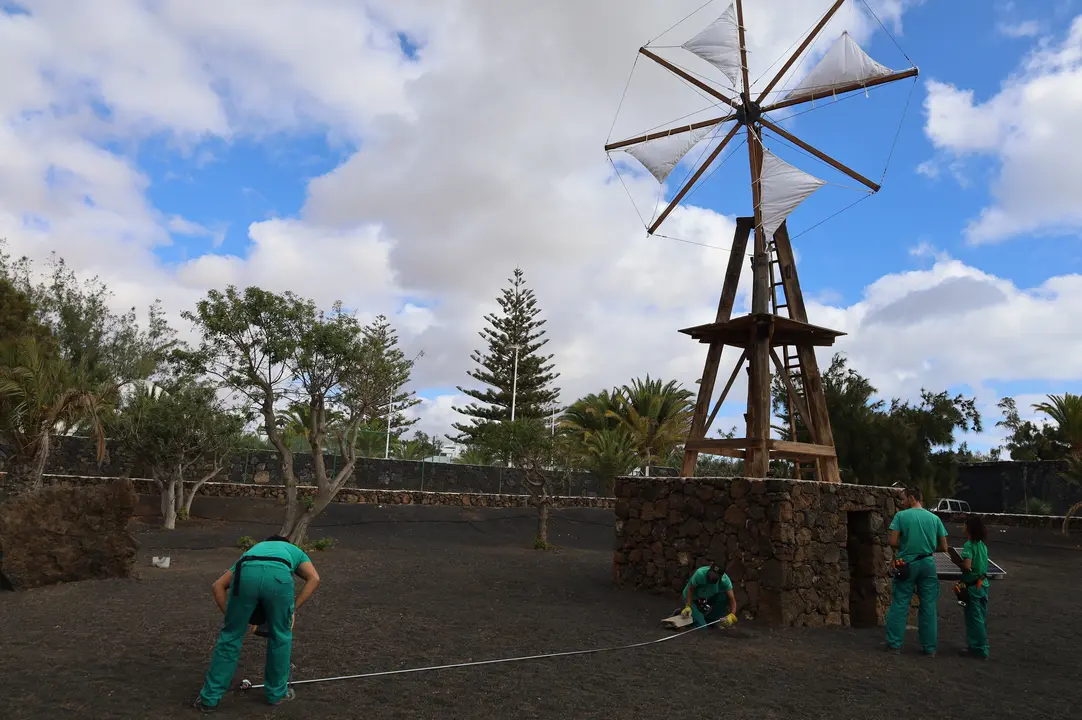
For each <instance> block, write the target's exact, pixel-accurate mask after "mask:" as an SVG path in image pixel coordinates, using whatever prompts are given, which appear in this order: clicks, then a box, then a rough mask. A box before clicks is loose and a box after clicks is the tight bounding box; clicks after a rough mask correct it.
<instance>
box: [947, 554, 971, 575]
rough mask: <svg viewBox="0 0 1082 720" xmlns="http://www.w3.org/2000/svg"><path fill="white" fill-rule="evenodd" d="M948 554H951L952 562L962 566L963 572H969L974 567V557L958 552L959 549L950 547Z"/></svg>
mask: <svg viewBox="0 0 1082 720" xmlns="http://www.w3.org/2000/svg"><path fill="white" fill-rule="evenodd" d="M947 554H948V555H950V559H951V562H953V563H954V564H955V565H957V566H958V567H960V568H961V569H962V571H963V572H969V571H970V570H972V569H973V558H968V557H965V556H963V555H960V554H958V551H957V550H955V549H954V548H948V549H947Z"/></svg>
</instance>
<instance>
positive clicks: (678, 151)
mask: <svg viewBox="0 0 1082 720" xmlns="http://www.w3.org/2000/svg"><path fill="white" fill-rule="evenodd" d="M715 127H717V123H715V124H714V125H708V126H706V127H701V128H696V129H694V130H692V131H690V132H684V131H681V132H678V133H676V134H673V135H666V136H665V137H661V138H656V139H654V140H648V141H646V142H643V143H639V144H638V145H634V146H632V147H628V148H624V152H626V153H627V154H628V155H630V156H631V157H633V158H635V159H636V160H638V161H639V162H640V163H641V164H642V166H643V167H644V168H646V169H647V170H649V171H650V174H651V175H653V176H654V177H655V178H657V181H658V182H659V183H663V182H665V178H667V177H669V173H671V172H672V171H673V168H675V167H676V166H677V165H679V164H680V161H681V160H683V159H684V156H685V155H687V154H688V153H689V152H691V149H692V148H693V147H695V146H696V145H698V144H699V142H700V141H701V140H702V139H703V138H705V137H706V136H707V135H709V134H710V132H711V131H712V130H713V129H714V128H715Z"/></svg>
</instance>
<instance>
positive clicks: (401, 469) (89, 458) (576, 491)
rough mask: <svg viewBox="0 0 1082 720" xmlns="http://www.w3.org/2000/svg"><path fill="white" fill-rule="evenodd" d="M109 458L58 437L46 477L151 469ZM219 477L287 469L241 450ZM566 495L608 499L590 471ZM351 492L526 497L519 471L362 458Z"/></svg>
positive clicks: (569, 483) (334, 461) (308, 466)
mask: <svg viewBox="0 0 1082 720" xmlns="http://www.w3.org/2000/svg"><path fill="white" fill-rule="evenodd" d="M106 448H107V452H108V457H107V458H106V461H105V462H104V463H103V464H102V465H101V466H99V465H98V462H97V454H96V448H95V446H94V443H93V442H91V441H89V440H88V439H87V438H82V437H68V436H65V437H57V438H54V439H53V444H52V445H51V447H50V453H49V462H48V465H47V467H46V472H47V473H49V474H53V475H79V476H98V477H148V476H149V472H148V471H147V469H146V468H141V467H136V466H135V465H134V463H132V462H131V461H130V460H129V459H128V458H126V457H124V455H123V454H122V453H121V452H120V451H119V450H118V449H117V448H116V445H115V444H114V443H107V445H106ZM324 462H325V463H326V465H327V470H328V472H335V470H336V468H338V467H340V466H341V464H342V458H340V457H338V456H335V455H325V456H324ZM293 468H294V472H295V473H296V475H297V481H298V482H299V483H301V484H309V483H311V482H312V477H313V475H312V455H311V453H296V454H294V457H293ZM218 478H219V479H220V480H221V481H222V482H230V483H255V484H259V485H282V484H283V482H282V465H281V463H280V462H279V460H278V455H277V454H276V453H274V452H273V451H270V450H240V451H238V452H236V453H235V454H234V455H233V457H232V458H231V460H230V464H229V467H228V468H227V469H226V470H224V471H223V472H222V473H221V474H220V475H219V476H218ZM561 481H562V484H561V487H559V488H558V492H559V494H561V495H569V496H579V495H583V496H588V497H600V496H603V495H607V494H608V493H607V492H606V488H605V487H604V484H603V481H602V480H601V478H599V477H597V476H595V475H593V474H591V473H586V472H575V473H571V475H570V477H568V478H567V479H566V480H564V479H563V478H561ZM347 485H348V486H350V487H357V488H378V489H383V490H426V491H432V492H451V493H456V492H457V493H485V494H496V495H500V494H526V493H527V490H526V487H525V482H524V481H523V478H522V472H521V471H520V470H517V469H515V468H501V467H488V466H483V465H459V464H457V463H433V462H414V461H411V460H384V459H383V458H361V459H359V460H358V461H357V464H356V466H355V468H354V471H353V477H352V478H351V479H350V480H349V481H348V482H347Z"/></svg>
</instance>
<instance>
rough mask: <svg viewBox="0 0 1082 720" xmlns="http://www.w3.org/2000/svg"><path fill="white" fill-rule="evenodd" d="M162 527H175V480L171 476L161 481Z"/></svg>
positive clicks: (170, 528)
mask: <svg viewBox="0 0 1082 720" xmlns="http://www.w3.org/2000/svg"><path fill="white" fill-rule="evenodd" d="M162 527H163V528H165V529H166V530H174V529H176V527H177V481H176V480H175V479H173V478H170V479H169V480H166V481H165V482H163V483H162Z"/></svg>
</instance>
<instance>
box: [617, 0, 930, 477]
mask: <svg viewBox="0 0 1082 720" xmlns="http://www.w3.org/2000/svg"><path fill="white" fill-rule="evenodd" d="M844 3H845V0H836V1H835V2H834V3H833V4H832V5H831V7H830V8H829V9H828V10H827V11H826V13H825V14H824V15H823V16H822V18H820V20H819V22H818V23H817V24H816V25H815V26H814V28H813V29H812V30H811V32H810V33H809V34H808V35H807V37H805V38H804V40H803V42H801V43H800V45H799V46H798V47H797V49H796V50H795V51H794V52H793V53H792V55H791V56H789V58H788V59H787V60H786V62H785V63H784V64H783V65H782V66H781V68H780V69H779V70H778V72H777V73H776V74H775V75H774V76H773V79H771V80H770V81H769V82H768V83H767V85H766V86H765V87H763V88H762V89H761V90H758V91H757V92H753V88H752V86H751V83H750V82H749V80H748V62H747V55H748V51H747V45H746V43H745V33H744V12H743V6H742V2H741V0H735V1H734V2H733V3H732V4H731V5H729V7H728V9H726V11H725V12H724V13H722V15H721V16H720V17H719V18H718V19H717V20H715V21H714V22H713V23H712V24H710V25H709V26H707V27H706V28H705V29H703V30H702V31H701V32H700V33H699V34H697V35H696V36H695V37H693V38H691V39H690V40H688V41H687V42H686V43H684V44H683V45H682V48H683V49H684V50H685V51H687V52H690V53H693V54H694V55H697V56H698V57H700V58H702V59H703V60H705V61H707V62H709V63H710V64H711V65H713V66H714V67H716V68H717V69H718V70H720V71H721V72H722V73H723V74H724V75H725V76H726V77H727V78H728V79H729V80H730V81H731V82H732V84H733V86H734V90H735V96H734V94H732V93H726V92H723V91H722V90H719V89H717V88H716V87H714V86H713V85H712V84H710V83H708V82H704V81H703V80H702V79H700V78H699V77H696V76H695V75H694V74H692V73H690V72H688V71H686V70H684V69H683V68H681V67H678V66H677V65H675V64H674V63H672V62H669V61H668V60H665V59H664V58H662V57H660V56H658V55H657V54H655V53H654V52H653V50H651V49H650V48H649V43H648V44H647V46H644V47H641V48H639V53H640V54H641V55H643V56H645V57H647V58H649V59H650V60H652V61H653V62H655V63H657V64H659V65H661V66H662V67H663V68H665V69H666V70H668V71H669V72H671V73H672V74H674V75H676V76H677V77H679V78H682V79H683V80H685V81H686V82H688V83H690V84H691V85H693V86H694V87H696V88H698V89H699V90H701V91H703V92H705V93H706V94H707V95H709V96H710V97H711V98H712V99H713V100H716V101H717V105H718V106H719V107H722V106H724V110H725V114H724V115H720V116H718V117H713V118H710V119H707V120H703V121H700V122H694V123H690V124H687V125H683V126H678V127H671V128H668V129H665V130H660V131H656V132H651V133H648V134H646V135H640V136H638V137H633V138H629V139H626V140H622V141H620V142H614V143H609V144H607V145H606V146H605V150H606V152H613V151H617V150H622V151H624V152H626V153H627V154H629V155H631V156H632V157H633V158H635V159H636V160H637V161H638V162H639V163H641V164H642V166H643V167H645V168H646V169H647V170H648V171H649V172H650V173H651V174H652V175H653V176H654V177H655V178H657V180H658V182H660V183H664V182H665V179H666V178H667V177H668V175H669V174H670V173H671V172H672V171H673V169H674V168H675V167H676V166H677V165H678V164H679V163H680V161H681V160H682V159H683V158H684V156H685V155H687V154H688V152H690V151H691V149H692V148H694V147H695V146H696V145H698V144H699V143H700V142H701V141H702V140H703V139H705V138H706V137H707V135H709V134H710V133H711V132H714V133H715V134H720V130H721V129H722V128H723V127H724V125H725V124H727V123H732V127H731V128H730V129H729V131H728V133H727V134H726V135H725V136H724V138H723V139H722V140H721V142H720V143H718V144H717V145H716V146H715V147H714V149H713V150H712V151H711V152H710V153H709V155H707V157H706V158H705V160H703V161H702V162H701V164H699V166H698V168H697V169H696V170H695V171H694V172H693V173H692V174H691V176H690V178H689V179H688V180H687V182H685V183H684V185H683V186H682V187H681V188H680V189H679V190H678V191H677V192H676V194H675V195H674V196H673V198H672V200H671V201H670V202H669V203H668V204H667V205H666V207H665V208H664V210H663V211H662V212H661V213H660V214H659V215H658V216H657V219H656V220H654V221H653V223H652V224H651V225H650V226H649V227H648V229H647V232H648V233H649V234H651V235H652V234H654V233H655V232H656V231H657V229H658V228H659V227H660V226H661V224H662V223H664V222H665V220H666V218H668V217H669V214H670V213H671V212H672V211H673V209H674V208H676V207H677V206H678V205H679V204H680V202H681V201H682V200H683V199H684V198H685V196H686V195H687V194H688V191H689V190H691V188H692V187H693V186H694V185H695V184H696V182H698V181H699V179H700V178H701V177H702V176H703V174H704V173H705V172H706V171H707V169H708V168H709V167H710V166H711V165H712V164H713V163H714V161H715V160H716V159H717V158H718V156H719V155H720V154H721V152H722V151H723V150H724V149H725V147H726V146H727V145H728V144H729V143H730V142H731V141H732V140H733V139H734V138H736V137H737V136H738V134H739V133H740V132H741V130H743V131H744V132H745V133H746V135H747V147H748V159H749V164H750V167H751V195H752V204H753V215H752V216H751V217H739V218H737V223H736V233H735V235H734V238H733V243H732V246H731V250H730V255H729V262H728V266H727V269H726V272H725V278H724V282H723V286H722V291H721V299H720V301H719V303H718V311H717V316H716V317H715V320H714V322H713V323H709V324H706V325H699V326H696V327H691V328H686V329H684V330H681V331H680V332H682V333H684V334H687V335H690V336H691V337H692V338H694V339H696V340H698V341H699V342H700V343H704V344H706V345H708V346H709V350H708V351H707V357H706V364H705V366H704V368H703V374H702V378H701V379H700V383H699V394H698V399H697V401H696V403H695V410H694V414H693V416H692V422H691V428H690V432H689V435H688V439H687V442H686V443H685V445H684V462H683V472H682V474H683V475H684V476H690V475H692V474H694V470H695V464H696V461H697V459H698V456H699V453H701V452H706V453H710V454H714V455H727V456H730V457H738V458H743V459H744V473H745V475H746V476H748V477H760V478H761V477H766V475H767V471H768V469H769V466H770V459H771V457H772V456H773V457H776V458H781V459H786V460H790V461H793V462H794V465H795V467H796V468H797V474H798V476H804V474H805V473H812V472H813V473H814V476H815V478H816V479H817V480H820V481H823V482H840V481H841V478H840V475H839V471H838V458H837V453H836V452H835V449H834V437H833V433H832V431H831V427H830V417H829V415H828V414H827V405H826V398H825V395H824V392H823V386H822V380H821V377H820V374H819V367H818V363H817V361H816V357H815V348H816V347H828V346H830V345H832V344H833V343H834V340H835V338H837V337H839V336H840V335H843V334H844V333H840V332H837V331H835V330H829V329H827V328H823V327H818V326H815V325H811V324H810V323H809V322H808V315H807V310H806V308H805V304H804V298H803V295H802V294H801V290H800V282H799V279H798V277H797V272H796V265H795V261H794V256H793V249H792V245H791V243H790V238H789V233H788V230H787V227H786V217H787V216H788V215H789V214H790V213H791V212H792V211H793V210H794V209H795V208H796V207H797V206H798V205H799V204H800V203H801V202H803V201H804V200H806V199H807V198H808V197H809V196H810V195H811V194H812V193H814V192H815V191H816V190H818V189H819V188H820V187H821V186H822V185H823V184H824V181H822V180H820V179H818V178H816V177H814V176H812V175H809V174H808V173H806V172H804V171H802V170H800V169H798V168H796V167H794V166H792V165H790V164H788V163H786V162H784V161H782V160H781V159H779V158H778V157H777V155H775V154H773V153H772V152H770V151H769V150H768V149H767V148H766V147H765V146H764V145H763V141H762V138H763V129H764V128H765V129H767V130H769V131H770V132H771V133H773V134H775V135H777V136H780V137H782V138H784V139H785V140H787V141H788V142H789V143H791V144H793V145H795V146H796V147H798V148H800V149H801V150H803V151H805V152H806V153H808V154H810V155H812V156H814V157H816V158H818V159H819V160H822V161H823V162H825V163H827V164H829V165H831V166H832V167H834V168H835V169H836V170H838V171H839V172H841V173H844V174H845V175H847V176H849V177H850V178H852V179H853V180H856V181H857V182H859V183H861V184H862V185H864V186H865V187H867V188H868V189H869V190H870V191H871V192H872V193H875V192H878V191H879V189H880V186H879V184H877V183H875V182H872V181H871V180H869V179H868V178H866V177H864V176H863V175H861V174H860V173H858V172H857V171H855V170H853V169H851V168H849V167H847V166H846V165H843V164H842V163H840V162H838V161H837V160H835V159H834V158H832V157H830V156H829V155H827V154H826V153H824V152H822V151H820V150H818V149H817V148H815V147H813V146H812V145H810V144H808V143H806V142H804V141H803V140H801V139H800V138H798V137H796V136H795V135H793V134H792V133H790V132H788V131H787V130H785V129H783V128H782V127H780V126H779V125H777V124H776V123H775V122H773V121H772V120H771V119H770V118H769V117H768V115H769V113H771V112H774V111H777V110H781V109H783V108H790V107H795V106H799V105H803V104H805V103H812V102H814V101H815V100H818V99H821V98H836V97H838V96H841V95H844V94H846V93H852V92H856V91H861V90H865V91H866V90H867V89H868V88H871V87H875V86H878V85H884V84H887V83H892V82H896V81H899V80H903V79H905V78H914V77H916V76H917V73H918V70H917V68H916V67H910V68H909V69H906V70H902V71H894V70H891V69H890V68H887V67H885V66H883V65H881V64H879V63H878V62H876V61H875V60H873V59H872V58H871V57H869V56H868V54H867V53H865V52H864V50H863V49H861V48H860V46H859V45H858V44H857V43H856V42H855V41H854V40H853V39H852V37H850V35H849V34H848V33H843V34H842V35H841V36H840V37H839V38H838V39H837V40H836V41H835V42H834V44H833V45H832V46H831V47H830V49H829V50H828V51H827V52H826V53H825V54H824V55H823V57H822V58H821V59H820V60H819V62H818V63H817V64H816V65H815V66H814V67H813V68H812V69H811V70H810V71H809V72H808V73H807V75H805V76H804V78H803V79H802V80H801V81H800V82H799V83H797V84H796V86H795V87H793V88H792V89H790V90H788V91H787V92H784V93H783V94H781V95H780V98H779V97H775V98H772V97H771V96H772V94H773V95H778V93H775V92H774V88H775V87H776V86H777V85H778V84H779V83H780V82H781V81H782V79H783V78H784V77H785V75H786V73H788V72H789V70H790V69H791V68H792V67H793V65H794V64H795V63H796V62H797V61H798V60H799V58H800V57H801V56H802V55H803V54H804V52H805V51H806V50H807V49H808V47H809V46H810V45H811V44H812V42H813V41H815V39H816V38H817V37H819V35H820V34H821V33H822V32H823V30H824V28H825V27H826V26H827V23H828V22H830V19H831V18H832V17H833V16H834V15H835V13H837V12H838V10H839V9H840V8H841V7H842V5H843V4H844ZM869 9H870V8H869ZM768 98H769V99H770V100H769V101H768ZM749 236H754V240H753V251H752V253H751V256H752V260H751V267H752V308H751V313H749V314H748V315H745V316H743V317H738V318H735V319H734V318H733V317H732V312H733V305H734V302H735V300H736V292H737V285H738V283H739V279H740V271H741V265H742V263H743V259H744V257H745V254H746V249H747V244H748V239H749ZM779 289H780V290H781V292H782V293H783V295H782V297H781V298H779V295H778V291H779ZM782 310H784V311H785V313H784V314H782V313H781V312H780V311H782ZM725 346H730V347H734V348H739V349H740V350H741V354H740V357H739V359H738V360H737V362H736V367H735V368H734V369H733V372H732V374H731V375H730V377H729V380H728V382H727V384H726V385H725V387H724V389H723V390H722V392H721V395H720V396H719V397H718V399H717V401H716V403H715V404H714V406H713V410H711V409H710V402H711V400H712V398H713V394H714V386H715V383H716V381H717V375H718V369H719V366H720V363H721V357H722V349H723V348H724V347H725ZM779 348H780V349H781V354H780V355H779V353H778V349H779ZM745 361H746V362H747V363H748V376H749V377H748V403H747V413H746V414H745V416H744V417H745V420H746V426H747V432H746V434H745V437H743V438H726V439H714V438H707V437H706V432H707V430H708V429H709V427H710V426H711V425H712V424H713V421H714V418H715V417H716V416H717V413H718V410H719V409H720V408H721V405H722V403H723V402H724V401H725V397H726V395H727V394H728V392H729V390H730V389H731V388H732V385H733V383H734V381H735V380H736V378H737V375H738V373H739V372H740V370H741V368H742V367H743V366H744V363H745ZM771 366H773V368H774V369H775V370H776V371H777V373H778V375H779V376H780V377H781V379H782V381H783V382H784V385H785V388H786V393H787V396H788V405H789V408H790V411H789V417H790V434H789V435H790V437H789V439H788V440H779V439H773V438H771V437H770V430H771V387H770V386H771ZM794 410H795V412H794ZM798 416H799V418H800V421H801V422H802V423H803V426H804V428H806V429H807V433H808V435H809V436H810V442H798V441H797V432H796V418H797V417H798Z"/></svg>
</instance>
